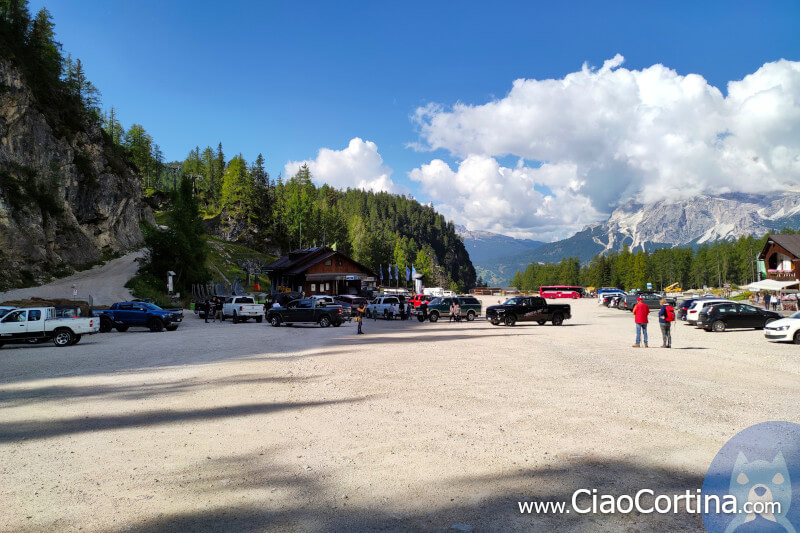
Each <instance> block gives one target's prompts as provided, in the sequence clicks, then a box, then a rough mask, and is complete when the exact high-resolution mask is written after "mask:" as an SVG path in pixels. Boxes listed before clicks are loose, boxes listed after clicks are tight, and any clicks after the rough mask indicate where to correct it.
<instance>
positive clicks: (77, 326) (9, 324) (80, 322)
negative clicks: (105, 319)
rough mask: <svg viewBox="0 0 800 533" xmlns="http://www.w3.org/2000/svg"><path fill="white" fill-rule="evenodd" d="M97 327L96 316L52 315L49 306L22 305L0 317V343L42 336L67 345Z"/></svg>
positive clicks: (89, 333)
mask: <svg viewBox="0 0 800 533" xmlns="http://www.w3.org/2000/svg"><path fill="white" fill-rule="evenodd" d="M98 331H100V319H99V318H96V317H90V318H56V310H55V308H53V307H26V308H20V309H14V310H12V311H9V312H7V313H6V314H5V315H3V318H2V319H0V346H2V345H4V344H10V343H21V342H27V343H36V342H39V341H42V340H52V341H53V344H55V345H56V346H71V345H73V344H77V343H78V341H80V340H81V336H83V335H93V334H94V333H97V332H98Z"/></svg>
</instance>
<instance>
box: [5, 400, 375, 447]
mask: <svg viewBox="0 0 800 533" xmlns="http://www.w3.org/2000/svg"><path fill="white" fill-rule="evenodd" d="M366 399H368V397H362V398H348V399H345V400H325V401H317V402H292V403H288V402H277V403H253V404H245V405H233V406H223V407H212V408H207V409H196V410H193V411H171V410H158V411H144V412H141V413H136V414H129V415H108V416H86V417H82V418H78V417H76V418H62V419H56V420H47V421H41V422H40V421H26V422H9V423H4V424H2V425H0V443H2V442H14V441H21V440H29V439H46V438H49V437H58V436H62V435H73V434H75V433H87V432H91V431H108V430H115V429H124V428H130V427H137V428H140V427H144V426H157V425H161V424H170V423H173V422H186V421H202V420H214V419H219V418H231V417H240V416H252V415H268V414H271V413H276V412H279V411H285V410H288V409H304V408H309V407H323V406H326V405H337V404H348V403H355V402H361V401H364V400H366Z"/></svg>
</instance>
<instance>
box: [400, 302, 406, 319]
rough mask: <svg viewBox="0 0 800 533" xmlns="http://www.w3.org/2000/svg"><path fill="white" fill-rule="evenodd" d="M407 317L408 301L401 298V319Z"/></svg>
mask: <svg viewBox="0 0 800 533" xmlns="http://www.w3.org/2000/svg"><path fill="white" fill-rule="evenodd" d="M405 319H406V303H405V302H404V301H403V300H400V320H405Z"/></svg>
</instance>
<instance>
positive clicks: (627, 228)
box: [457, 192, 800, 284]
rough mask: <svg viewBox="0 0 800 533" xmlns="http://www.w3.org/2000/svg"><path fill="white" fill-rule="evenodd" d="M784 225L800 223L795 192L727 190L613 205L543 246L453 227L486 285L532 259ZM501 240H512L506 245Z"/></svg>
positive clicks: (693, 242) (702, 239) (703, 239)
mask: <svg viewBox="0 0 800 533" xmlns="http://www.w3.org/2000/svg"><path fill="white" fill-rule="evenodd" d="M787 226H788V227H792V228H797V227H800V193H797V192H787V193H772V194H742V193H729V194H721V195H717V196H711V195H700V196H696V197H694V198H691V199H689V200H678V201H669V200H662V201H659V202H655V203H651V204H641V203H636V202H628V203H625V204H623V205H621V206H620V207H618V208H617V209H615V210H614V211H613V212H612V213H611V216H610V217H609V218H608V220H606V221H605V222H602V223H596V224H591V225H589V226H586V227H585V228H584V229H582V230H581V231H579V232H577V233H575V235H573V236H571V237H569V238H567V239H563V240H560V241H555V242H550V243H544V244H542V243H537V241H531V240H519V239H513V238H511V237H507V236H504V235H497V234H494V233H489V232H475V231H471V232H466V231H462V229H461V228H457V230H458V232H459V234H461V235H462V238H464V244H465V245H466V247H467V250H468V251H469V253H470V257H471V258H472V262H473V264H474V265H475V269H476V271H478V273H479V274H480V275H482V276H483V278H484V280H486V281H487V282H490V284H495V283H497V284H505V283H508V281H509V280H510V279H511V277H513V275H514V274H515V273H516V271H517V270H520V269H523V268H525V267H527V265H529V264H530V263H531V262H534V261H538V262H543V263H546V262H558V261H560V260H561V259H563V258H565V257H577V258H578V259H580V260H581V262H587V261H589V260H590V259H591V258H592V257H594V256H595V255H597V254H599V253H601V252H606V251H612V250H621V249H622V248H623V247H624V246H625V245H628V247H629V248H631V249H632V250H636V249H642V250H648V251H652V250H655V249H658V248H664V247H675V246H699V245H701V244H703V243H711V242H714V241H716V240H718V239H735V238H738V237H741V236H744V235H763V234H765V233H767V232H769V231H773V230H780V229H781V228H784V227H787ZM476 234H478V237H477V238H476V237H475V235H476ZM503 239H511V240H512V241H517V244H515V245H511V244H509V243H507V242H506V241H504V240H503ZM473 250H475V252H476V253H475V255H473ZM490 280H491V281H490Z"/></svg>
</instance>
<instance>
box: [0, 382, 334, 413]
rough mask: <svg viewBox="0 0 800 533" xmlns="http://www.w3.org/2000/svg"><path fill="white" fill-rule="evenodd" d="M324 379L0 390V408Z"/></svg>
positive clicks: (132, 398)
mask: <svg viewBox="0 0 800 533" xmlns="http://www.w3.org/2000/svg"><path fill="white" fill-rule="evenodd" d="M322 377H325V376H322V375H312V376H260V377H252V376H247V375H240V376H229V377H226V378H220V379H215V380H210V381H209V380H198V379H195V378H192V379H181V380H175V381H166V382H158V383H134V384H130V385H85V386H70V385H61V386H45V387H26V388H14V389H3V388H0V406H2V404H12V405H5V407H18V406H21V405H26V404H32V403H38V402H42V401H49V400H66V399H75V398H96V397H99V396H103V397H104V399H106V400H109V399H114V400H143V399H148V398H153V397H157V396H166V395H170V394H180V393H184V392H191V391H193V390H197V389H200V388H207V387H225V386H230V385H256V384H266V383H291V382H297V381H312V380H315V379H319V378H322Z"/></svg>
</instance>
